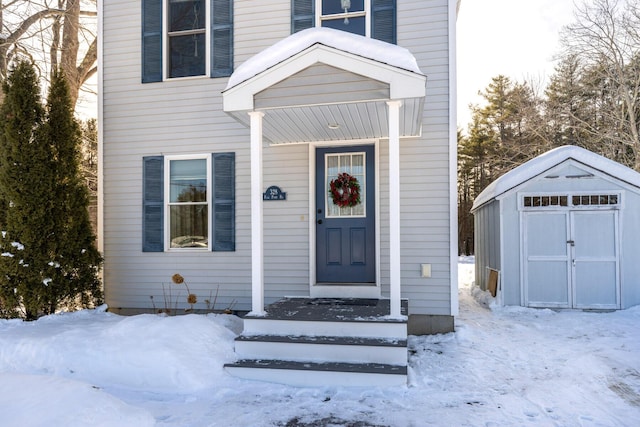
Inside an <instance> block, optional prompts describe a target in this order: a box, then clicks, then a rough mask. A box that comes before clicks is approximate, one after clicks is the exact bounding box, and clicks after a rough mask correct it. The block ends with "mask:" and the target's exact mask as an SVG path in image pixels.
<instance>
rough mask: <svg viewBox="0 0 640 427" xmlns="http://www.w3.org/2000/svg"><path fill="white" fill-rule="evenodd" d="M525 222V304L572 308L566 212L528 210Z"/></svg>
mask: <svg viewBox="0 0 640 427" xmlns="http://www.w3.org/2000/svg"><path fill="white" fill-rule="evenodd" d="M524 223H525V228H524V259H525V263H524V289H525V292H524V294H525V305H526V306H529V307H559V308H568V307H571V292H570V283H571V276H570V275H571V268H570V265H571V259H570V253H569V244H568V243H567V241H569V240H570V239H569V224H568V216H567V212H527V213H526V214H525V222H524Z"/></svg>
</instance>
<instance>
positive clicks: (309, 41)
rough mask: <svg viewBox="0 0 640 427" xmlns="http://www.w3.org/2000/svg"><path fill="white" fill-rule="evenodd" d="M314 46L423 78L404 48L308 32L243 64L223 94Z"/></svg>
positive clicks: (352, 36) (339, 34)
mask: <svg viewBox="0 0 640 427" xmlns="http://www.w3.org/2000/svg"><path fill="white" fill-rule="evenodd" d="M314 44H322V45H325V46H329V47H332V48H335V49H339V50H342V51H345V52H349V53H352V54H354V55H358V56H362V57H365V58H369V59H372V60H374V61H378V62H382V63H385V64H388V65H392V66H394V67H398V68H402V69H404V70H408V71H412V72H415V73H418V74H422V72H421V71H420V68H418V63H417V62H416V59H415V57H414V56H413V55H412V54H411V52H409V50H407V49H405V48H403V47H400V46H396V45H393V44H389V43H385V42H383V41H380V40H376V39H371V38H368V37H362V36H359V35H356V34H351V33H347V32H346V31H340V30H334V29H331V28H309V29H306V30H303V31H300V32H298V33H295V34H292V35H291V36H289V37H287V38H286V39H283V40H280V41H279V42H278V43H276V44H274V45H273V46H270V47H268V48H266V49H265V50H263V51H262V52H260V53H258V54H257V55H255V56H253V57H251V58H250V59H248V60H247V61H245V62H244V63H243V64H242V65H240V66H239V67H238V68H237V69H236V71H235V72H234V73H233V74H232V75H231V77H230V78H229V82H228V83H227V87H226V89H225V90H227V89H230V88H232V87H234V86H237V85H238V84H240V83H242V82H244V81H245V80H248V79H250V78H251V77H254V76H256V75H258V74H260V73H262V72H263V71H265V70H267V69H269V68H271V67H273V66H274V65H276V64H278V63H280V62H282V61H284V60H286V59H288V58H290V57H292V56H294V55H296V54H297V53H299V52H301V51H303V50H304V49H307V48H308V47H311V46H313V45H314Z"/></svg>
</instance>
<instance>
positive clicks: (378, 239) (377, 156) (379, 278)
mask: <svg viewBox="0 0 640 427" xmlns="http://www.w3.org/2000/svg"><path fill="white" fill-rule="evenodd" d="M373 154H374V161H375V174H376V179H375V198H376V200H375V202H376V205H375V211H376V224H375V230H376V240H375V242H376V287H377V288H378V295H377V297H376V298H380V290H381V288H382V286H381V284H382V276H381V272H380V271H381V270H380V260H381V259H382V255H381V250H380V242H381V241H382V240H381V236H380V232H381V231H380V230H381V228H380V140H377V141H375V143H374V144H373Z"/></svg>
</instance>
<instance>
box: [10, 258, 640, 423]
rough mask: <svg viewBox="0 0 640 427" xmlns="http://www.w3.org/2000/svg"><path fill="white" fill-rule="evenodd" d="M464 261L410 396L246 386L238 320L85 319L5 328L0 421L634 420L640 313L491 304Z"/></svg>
mask: <svg viewBox="0 0 640 427" xmlns="http://www.w3.org/2000/svg"><path fill="white" fill-rule="evenodd" d="M461 261H462V262H463V263H461V264H460V269H459V272H460V284H461V286H460V315H459V316H458V317H457V318H456V327H457V332H456V333H452V334H446V335H437V336H426V337H410V339H409V350H410V359H409V364H410V372H409V378H410V384H409V386H408V387H401V388H391V389H350V388H321V389H299V388H292V387H286V386H281V385H276V384H267V383H256V382H250V381H243V380H239V379H236V378H233V377H230V376H229V375H227V374H226V373H225V372H224V371H223V370H222V365H223V364H224V363H225V362H228V361H231V360H232V359H233V358H234V353H233V337H234V335H235V334H234V333H237V332H239V330H240V329H241V321H240V320H239V319H237V318H235V317H233V316H216V315H210V316H197V315H188V316H178V317H160V316H156V315H141V316H134V317H121V316H116V315H113V314H109V313H105V312H102V311H100V310H96V311H84V312H79V313H73V314H65V315H59V316H49V317H47V318H43V319H40V320H39V321H37V322H33V323H23V322H20V321H6V320H0V425H2V426H57V425H65V426H135V427H139V426H152V425H157V426H180V427H184V426H225V427H226V426H251V427H263V426H264V427H267V426H268V427H271V426H290V427H296V426H297V427H301V426H306V427H311V426H313V427H324V426H352V427H377V426H393V427H396V426H397V427H409V426H416V427H421V426H567V427H569V426H630V427H631V426H636V425H638V420H640V307H635V308H633V309H629V310H625V311H621V312H615V313H584V312H581V311H568V312H561V313H555V312H553V311H550V310H531V309H523V308H513V307H511V308H492V309H490V308H489V307H487V305H488V304H489V302H490V300H491V299H490V298H487V295H486V294H484V293H480V292H478V290H477V289H471V287H470V283H471V280H472V274H473V264H470V263H466V264H465V263H464V262H469V261H468V260H464V259H463V260H461ZM472 293H475V294H476V296H475V297H474V296H472ZM478 301H482V302H483V303H479V302H478ZM230 329H231V330H233V331H234V332H231V331H230Z"/></svg>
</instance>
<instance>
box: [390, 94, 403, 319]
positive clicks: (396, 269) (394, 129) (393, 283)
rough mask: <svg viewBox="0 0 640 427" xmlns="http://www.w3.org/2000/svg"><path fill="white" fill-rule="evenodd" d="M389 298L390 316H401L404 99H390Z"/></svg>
mask: <svg viewBox="0 0 640 427" xmlns="http://www.w3.org/2000/svg"><path fill="white" fill-rule="evenodd" d="M387 105H388V106H389V113H388V114H389V298H390V299H391V302H390V305H391V312H390V314H389V315H390V316H391V317H394V318H400V317H401V316H402V314H401V305H400V295H401V289H400V286H401V283H400V280H401V273H400V271H401V268H402V263H401V259H400V258H401V257H400V250H401V245H400V231H401V230H400V200H401V198H400V107H401V106H402V101H389V102H387Z"/></svg>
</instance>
